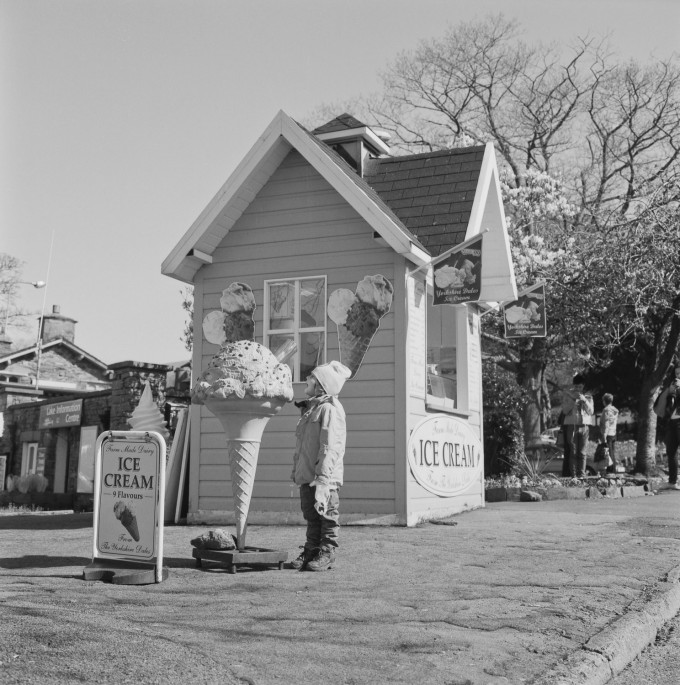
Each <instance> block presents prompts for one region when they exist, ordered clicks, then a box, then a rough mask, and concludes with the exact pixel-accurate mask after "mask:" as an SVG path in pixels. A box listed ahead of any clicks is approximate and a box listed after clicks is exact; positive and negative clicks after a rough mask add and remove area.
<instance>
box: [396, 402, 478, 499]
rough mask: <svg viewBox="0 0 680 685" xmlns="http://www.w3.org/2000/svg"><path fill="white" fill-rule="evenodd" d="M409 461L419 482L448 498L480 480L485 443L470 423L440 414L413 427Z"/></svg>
mask: <svg viewBox="0 0 680 685" xmlns="http://www.w3.org/2000/svg"><path fill="white" fill-rule="evenodd" d="M408 461H409V465H410V467H411V473H413V476H414V478H415V479H416V480H417V481H418V483H420V485H422V486H423V487H424V488H425V489H426V490H429V491H430V492H433V493H434V494H436V495H441V496H443V497H449V496H451V495H454V494H456V493H457V492H460V491H461V490H465V489H466V488H467V487H469V486H470V485H471V484H472V483H473V482H475V481H476V480H478V479H479V477H480V472H481V468H482V444H481V442H480V440H479V438H478V437H477V435H476V434H475V433H474V432H473V430H472V429H471V428H470V426H469V425H468V424H467V423H464V422H463V421H460V420H459V419H455V418H453V417H452V416H445V415H443V414H437V415H436V416H430V417H428V418H426V419H423V420H422V421H421V422H420V423H418V424H417V425H416V427H415V428H414V429H413V431H412V433H411V437H410V438H409V441H408Z"/></svg>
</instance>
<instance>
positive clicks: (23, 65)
mask: <svg viewBox="0 0 680 685" xmlns="http://www.w3.org/2000/svg"><path fill="white" fill-rule="evenodd" d="M499 11H502V12H503V13H504V14H505V15H506V16H507V17H513V18H516V19H518V20H519V21H520V22H521V24H522V26H523V27H524V29H525V39H526V40H527V41H529V42H537V41H539V40H541V41H558V42H562V43H564V42H568V41H570V40H572V39H574V38H575V37H576V36H585V35H591V36H604V35H607V34H608V35H609V37H610V41H611V44H612V45H613V47H614V48H615V49H616V50H617V51H618V53H619V56H620V57H621V58H623V59H625V58H629V57H633V58H636V59H639V60H642V61H647V60H649V59H653V58H654V57H659V58H664V57H667V56H669V55H670V53H671V52H672V51H673V50H676V49H677V47H676V46H677V36H678V32H679V29H680V2H678V0H560V1H558V0H475V1H474V2H470V0H345V1H344V2H331V1H327V0H0V252H6V253H9V254H11V255H13V256H14V257H17V258H19V259H20V260H22V261H23V262H24V267H23V280H31V281H32V280H49V284H48V287H47V290H46V292H45V291H40V290H34V289H33V288H31V287H30V286H21V291H20V295H21V304H22V305H23V306H24V307H25V308H27V309H29V310H31V311H34V312H37V313H38V314H39V312H40V310H41V308H42V307H43V302H44V303H45V305H46V307H45V309H46V312H47V313H49V312H50V311H51V309H52V305H53V304H58V305H59V306H60V307H61V313H62V314H63V315H65V316H69V317H72V318H74V319H76V320H77V321H78V324H77V327H76V344H78V345H80V346H81V347H83V348H84V349H85V350H86V351H87V352H89V353H90V354H92V355H94V356H95V357H98V358H99V359H101V360H102V361H104V362H106V363H109V364H110V363H113V362H117V361H124V360H130V359H131V360H135V361H143V362H158V363H167V362H174V361H179V360H183V359H188V356H189V354H188V352H186V351H185V350H184V347H183V344H182V343H181V342H180V337H181V334H182V329H183V325H184V318H185V316H184V312H183V311H182V310H181V306H180V303H181V297H180V290H181V289H182V287H183V286H182V284H181V283H180V282H179V281H176V280H174V279H170V278H168V277H166V276H162V275H161V273H160V266H161V263H162V261H163V260H164V259H165V257H166V256H167V255H168V253H169V252H170V251H171V250H172V248H173V247H174V246H175V244H176V243H177V242H178V240H179V239H180V238H181V237H182V235H183V234H184V233H185V232H186V230H187V229H188V228H189V226H190V225H191V224H192V223H193V221H194V220H195V218H196V217H197V216H198V215H199V213H200V212H201V211H202V210H203V208H204V207H205V205H206V204H207V203H208V202H209V201H210V199H211V198H212V197H213V195H214V194H215V193H216V192H217V190H218V189H219V188H220V187H221V186H222V184H223V183H224V182H225V181H226V179H227V178H228V177H229V175H230V174H231V172H232V171H233V170H234V168H235V167H236V165H237V164H238V163H239V162H240V160H241V159H242V157H243V156H244V155H245V154H246V152H247V151H248V150H249V148H250V147H251V146H252V145H253V143H255V141H256V140H257V138H258V136H259V135H260V134H261V133H262V132H263V131H264V129H265V128H266V127H267V125H268V124H269V122H270V121H271V120H272V118H273V117H274V116H275V114H276V113H277V112H278V111H279V110H280V109H283V110H284V111H285V112H287V113H288V114H289V115H291V116H293V117H294V118H298V119H304V118H305V117H306V116H307V115H308V114H309V113H310V112H311V111H313V110H314V108H315V107H316V106H318V105H320V104H322V103H329V102H340V101H343V100H347V99H350V98H352V97H355V96H359V95H368V94H369V93H371V92H373V91H376V90H377V89H378V88H379V73H380V71H381V70H382V69H384V68H385V66H386V65H387V64H388V63H389V62H390V61H391V60H392V59H393V58H394V57H395V56H396V55H397V53H398V52H399V51H400V50H404V49H410V48H413V47H415V46H416V45H417V43H418V41H419V40H421V39H423V38H432V37H437V36H441V35H442V34H443V32H444V30H445V29H446V27H447V25H449V24H453V23H455V22H456V21H461V20H465V21H467V20H472V19H475V18H481V17H483V16H484V15H485V14H488V13H490V12H499ZM338 114H340V112H338ZM52 237H53V238H54V241H53V244H54V247H53V250H52V257H51V260H50V245H51V243H52ZM48 268H49V278H48ZM225 286H226V284H225ZM0 309H1V310H3V314H4V303H1V304H0ZM9 333H10V335H12V336H14V337H17V338H20V339H22V340H23V342H24V343H25V344H26V345H29V344H31V343H32V342H33V341H34V340H35V332H33V333H31V332H30V331H23V332H21V331H16V330H13V329H12V328H10V330H9Z"/></svg>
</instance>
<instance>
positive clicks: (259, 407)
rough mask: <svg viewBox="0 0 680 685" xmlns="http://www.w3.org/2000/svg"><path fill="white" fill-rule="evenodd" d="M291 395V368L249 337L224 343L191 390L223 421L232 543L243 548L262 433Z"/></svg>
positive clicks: (197, 398) (195, 397)
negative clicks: (233, 531) (233, 525)
mask: <svg viewBox="0 0 680 685" xmlns="http://www.w3.org/2000/svg"><path fill="white" fill-rule="evenodd" d="M292 399H293V385H292V382H291V373H290V368H289V367H288V366H287V365H286V364H281V363H279V360H278V359H277V358H276V357H275V356H274V355H273V354H272V353H271V352H270V351H269V350H268V349H267V348H266V347H264V346H262V345H260V344H259V343H256V342H254V341H253V340H237V341H234V342H224V343H223V344H222V347H221V349H220V352H219V353H218V354H216V355H215V356H214V357H213V358H212V360H211V362H210V364H209V365H208V368H207V369H206V370H205V372H204V373H203V374H202V375H201V377H200V378H199V379H198V382H197V383H196V385H195V386H194V388H193V390H192V400H193V402H195V403H198V404H205V406H206V407H207V408H208V409H209V411H210V412H212V413H213V414H214V415H215V416H216V417H217V418H218V419H219V420H220V423H221V424H222V428H223V429H224V432H225V436H226V444H227V451H228V457H229V467H230V471H231V487H232V494H233V497H234V515H235V519H236V546H237V547H238V549H239V550H243V549H244V548H245V539H246V526H247V519H248V510H249V508H250V498H251V496H252V493H253V485H254V482H255V470H256V468H257V457H258V453H259V449H260V441H261V439H262V433H263V432H264V429H265V427H266V425H267V422H268V421H269V419H270V418H271V417H272V416H275V415H276V414H277V413H278V412H279V411H280V410H281V408H282V407H283V406H284V405H285V403H286V402H290V401H291V400H292Z"/></svg>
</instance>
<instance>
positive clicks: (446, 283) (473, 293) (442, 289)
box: [433, 235, 482, 305]
mask: <svg viewBox="0 0 680 685" xmlns="http://www.w3.org/2000/svg"><path fill="white" fill-rule="evenodd" d="M446 254H447V255H448V256H446V257H444V258H438V259H437V260H436V263H435V264H434V299H433V304H434V305H441V304H462V303H464V302H476V301H478V300H479V294H480V292H481V289H482V236H481V235H480V236H477V237H475V238H473V239H471V240H468V241H466V242H465V243H463V244H461V245H458V246H457V247H455V248H453V250H449V252H448V253H446Z"/></svg>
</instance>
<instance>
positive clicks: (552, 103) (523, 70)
mask: <svg viewBox="0 0 680 685" xmlns="http://www.w3.org/2000/svg"><path fill="white" fill-rule="evenodd" d="M383 80H384V93H383V95H382V96H381V97H380V98H376V99H373V100H372V101H371V102H369V103H368V104H367V108H368V111H369V112H370V114H371V116H372V119H373V122H374V123H375V124H377V125H379V126H381V127H383V128H386V129H388V130H390V131H392V132H393V135H394V137H395V140H396V143H397V145H398V146H400V147H402V148H403V149H407V150H411V151H423V150H436V149H443V148H447V147H452V146H455V145H457V144H459V142H460V141H461V140H470V141H474V142H486V141H493V142H494V143H495V145H496V148H497V150H498V154H499V157H500V160H501V161H502V163H504V165H505V167H506V169H507V188H508V190H509V191H511V190H512V189H516V190H521V189H524V190H525V191H527V192H529V191H531V185H532V183H533V179H532V177H531V174H532V173H533V172H544V173H547V174H550V175H551V176H553V177H560V178H561V179H562V180H563V182H564V185H563V192H564V195H565V197H566V198H567V199H568V201H569V202H570V203H571V204H573V205H575V207H576V210H575V211H574V212H573V213H570V214H569V215H568V216H562V217H551V218H550V220H549V221H545V220H544V219H545V217H541V216H540V213H539V216H538V220H536V214H533V215H532V216H533V217H534V218H532V219H531V220H528V221H516V222H515V225H514V228H513V232H514V234H515V236H514V237H515V238H516V239H521V238H522V237H523V236H524V237H526V236H532V235H535V236H536V237H539V238H541V239H543V240H544V241H545V249H546V250H547V252H553V253H560V254H562V255H563V256H564V255H567V256H568V257H569V258H568V259H567V258H564V259H562V261H561V265H562V267H561V268H557V267H555V266H553V268H552V269H551V270H546V269H544V268H543V267H541V266H540V265H538V266H537V268H536V269H535V271H534V272H533V274H531V275H530V276H528V277H527V278H528V281H529V282H531V281H532V279H536V278H538V277H542V275H543V276H545V277H546V278H547V279H548V280H550V281H551V282H552V283H553V284H554V290H553V293H554V294H553V295H552V296H551V306H552V308H553V312H554V313H555V314H556V316H554V317H553V322H554V328H553V333H554V336H553V339H549V340H547V341H546V340H541V339H533V340H531V341H527V342H525V343H524V344H523V345H520V349H519V351H518V358H517V360H516V361H517V371H518V380H519V381H520V383H521V384H522V385H523V386H524V387H525V388H526V389H527V392H529V394H530V395H531V396H532V397H535V401H534V402H530V403H529V405H528V407H527V410H526V411H527V412H528V413H527V416H525V428H526V430H527V436H526V437H527V444H529V445H531V444H532V443H535V442H536V440H537V438H538V432H539V431H540V428H541V421H540V420H537V418H536V417H537V416H540V412H541V411H543V408H544V407H545V401H544V399H545V398H544V397H542V394H543V393H544V391H545V390H544V371H545V365H546V364H547V362H548V359H549V357H550V351H551V346H552V347H554V346H555V345H559V344H560V343H562V342H564V341H570V342H573V343H574V344H578V345H583V344H588V345H593V346H599V347H598V349H600V350H602V351H606V350H611V349H612V346H614V345H616V344H620V343H621V342H622V341H623V340H624V339H625V340H626V341H627V342H628V344H631V343H630V341H631V340H634V341H635V344H636V345H637V348H636V349H638V350H639V351H640V352H642V350H643V348H644V345H645V344H649V345H652V346H656V347H657V348H658V349H659V350H660V353H659V355H658V364H660V365H661V366H660V367H659V368H658V369H657V365H656V364H654V363H651V362H650V360H647V362H644V363H645V364H648V365H649V364H650V363H651V366H649V368H650V378H652V379H655V378H657V375H658V374H657V371H658V373H661V374H662V375H663V372H664V369H662V368H661V367H662V366H663V364H664V363H669V362H668V355H669V354H672V353H674V352H675V350H676V349H677V341H675V347H673V345H674V337H673V334H672V331H673V330H674V328H673V326H674V325H675V324H674V323H673V322H674V321H675V319H674V317H675V316H676V314H674V313H673V312H677V306H676V305H673V302H674V300H673V297H674V296H675V295H676V294H677V292H680V285H678V286H677V290H676V291H675V292H673V291H671V292H670V296H671V300H670V303H669V304H668V306H667V307H666V309H665V310H664V311H666V312H667V313H669V315H670V319H669V320H668V321H670V324H668V325H666V324H663V323H661V322H658V323H657V322H656V320H652V318H649V317H648V318H646V319H645V318H644V317H643V318H642V319H638V320H637V324H633V320H632V319H630V318H625V323H624V321H623V320H622V319H621V312H623V311H626V312H629V311H630V309H631V307H633V308H634V306H635V305H634V303H633V302H632V301H630V299H631V298H632V299H633V300H634V299H635V292H636V291H635V290H634V289H632V287H631V284H635V287H636V288H637V289H638V296H639V297H638V299H640V301H642V300H645V296H646V295H647V294H648V293H649V292H650V291H649V289H648V288H646V287H645V285H644V283H643V279H644V274H645V269H647V268H648V267H649V263H648V262H644V260H642V259H640V260H639V261H638V262H637V263H634V262H631V261H628V262H625V258H626V257H627V254H626V249H625V248H626V245H627V243H626V241H631V240H633V238H634V237H636V236H646V237H645V238H644V239H642V240H640V241H638V242H636V243H635V244H636V245H639V247H640V249H641V250H644V247H643V246H644V241H645V240H649V239H650V237H652V238H653V237H654V236H655V235H656V234H657V231H660V226H661V225H662V224H663V225H664V226H669V229H668V231H669V232H666V233H664V235H665V236H666V238H664V239H665V240H669V241H670V242H669V243H668V244H669V245H670V244H671V243H672V241H671V237H672V236H673V235H674V234H673V230H677V224H675V228H674V227H673V224H672V222H671V224H669V223H668V221H669V220H670V217H672V216H673V215H672V213H671V214H669V213H668V211H666V210H664V207H666V208H670V207H672V200H671V197H672V192H669V191H668V188H669V187H670V186H669V185H668V183H669V179H672V178H674V174H675V173H676V171H677V166H678V155H679V153H680V147H679V146H680V115H679V112H680V68H679V66H678V61H677V58H675V57H671V58H668V59H667V60H661V61H658V62H656V63H654V64H651V65H648V66H641V65H639V64H637V63H636V62H629V63H625V64H620V63H618V62H617V61H616V60H615V59H614V58H613V56H612V55H611V54H610V53H609V52H608V51H607V46H606V44H605V43H603V42H599V41H595V40H593V39H592V38H589V37H582V38H579V39H578V40H576V41H575V42H574V44H573V45H572V46H571V47H569V48H567V49H566V50H561V49H559V48H558V47H557V46H544V45H527V44H526V43H524V42H522V41H521V40H520V30H519V25H518V24H517V23H516V22H514V21H511V20H508V19H506V18H504V17H503V16H502V15H497V16H492V17H488V18H487V19H485V20H483V21H480V22H473V23H462V24H458V25H456V26H454V27H453V28H451V29H450V30H449V31H448V32H447V33H446V34H445V36H444V37H443V38H441V39H433V40H428V41H423V42H422V43H421V44H420V45H419V46H418V48H417V49H416V50H414V51H412V52H405V53H402V54H400V55H399V56H398V57H397V59H395V61H394V62H393V63H392V65H391V66H390V67H389V68H388V69H387V71H386V72H385V74H384V75H383ZM660 187H664V188H666V191H664V192H655V189H658V188H660ZM506 197H508V194H507V193H506ZM654 212H656V214H654ZM652 217H655V218H654V219H653V218H652ZM662 219H663V221H662ZM663 222H665V223H663ZM614 243H615V244H616V245H618V246H620V247H621V250H622V251H615V250H612V249H611V245H612V244H614ZM672 244H674V243H672ZM533 249H534V251H536V249H535V246H534V248H533ZM598 250H604V256H603V257H602V259H600V255H599V253H598ZM628 256H629V255H628ZM674 259H675V260H676V261H677V252H676V253H674ZM574 260H575V263H574ZM624 263H625V264H627V266H626V268H625V269H624V270H623V272H622V273H624V274H626V278H627V281H626V283H627V285H628V286H629V287H627V288H625V289H621V288H620V287H619V279H618V277H617V278H616V279H608V278H607V277H608V275H609V274H610V273H611V269H613V268H619V269H620V268H623V266H622V265H623V264H624ZM598 269H599V270H600V271H599V272H598V279H599V280H596V279H594V277H593V274H594V273H595V272H596V271H597V270H598ZM636 269H637V270H636ZM632 274H635V278H633V277H632ZM615 284H616V285H615ZM667 287H668V288H669V289H672V288H674V287H676V286H675V282H674V280H673V279H671V280H670V281H667ZM591 288H592V290H590V289H591ZM616 288H619V291H618V292H612V291H613V290H615V289H616ZM624 292H625V293H626V296H627V298H628V300H627V302H626V304H625V305H624V303H623V302H622V303H621V304H620V307H619V308H618V309H617V307H615V306H613V305H611V306H612V307H613V308H612V309H609V310H607V311H608V312H609V313H610V314H611V316H601V315H600V314H601V313H602V312H601V311H600V310H599V309H598V307H600V305H601V303H603V302H609V301H610V300H616V297H619V296H621V295H622V294H623V293H624ZM645 302H647V300H645ZM607 306H609V305H607ZM644 306H649V305H648V304H647V305H644ZM626 307H627V309H626ZM616 317H619V318H618V319H617V318H616ZM662 319H663V317H662ZM663 321H666V319H663ZM655 326H656V328H655ZM669 326H670V327H669ZM657 328H658V330H659V335H660V336H661V337H660V339H659V341H657V342H654V340H653V339H654V335H655V333H654V331H655V330H656V329H657ZM623 329H625V330H628V331H629V336H631V335H632V338H631V337H628V338H626V337H625V335H622V333H623ZM649 336H651V338H652V342H649V340H648V337H649ZM654 387H655V381H654V380H652V381H651V385H650V387H649V388H648V389H647V390H645V391H644V393H647V397H646V399H644V400H643V399H642V398H641V402H642V403H643V404H645V403H646V404H645V406H647V405H648V404H649V401H650V399H649V398H650V397H652V395H653V393H654V390H653V388H654ZM644 393H643V394H644ZM650 393H651V394H650ZM645 430H647V429H645ZM642 443H643V445H645V446H644V448H640V449H644V450H645V455H646V456H645V457H644V459H643V458H642V457H640V453H639V458H638V462H639V466H643V465H644V464H643V461H644V463H646V464H648V463H649V457H650V455H649V450H650V448H649V444H648V433H646V434H645V436H644V438H643V440H642Z"/></svg>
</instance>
